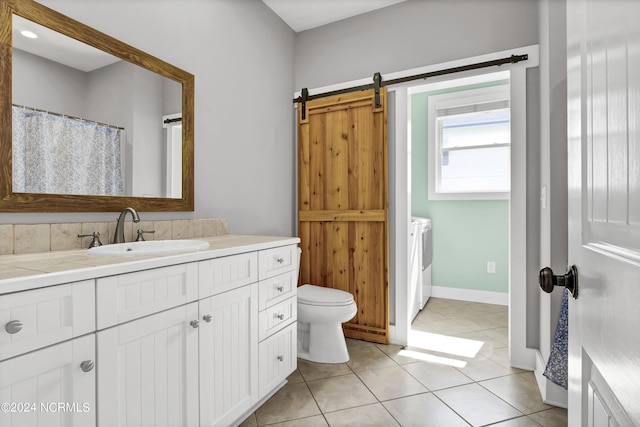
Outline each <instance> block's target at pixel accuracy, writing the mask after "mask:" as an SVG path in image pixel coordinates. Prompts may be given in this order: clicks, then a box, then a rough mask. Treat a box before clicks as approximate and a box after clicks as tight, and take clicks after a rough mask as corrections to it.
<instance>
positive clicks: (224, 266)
mask: <svg viewBox="0 0 640 427" xmlns="http://www.w3.org/2000/svg"><path fill="white" fill-rule="evenodd" d="M199 274H200V291H199V293H200V299H202V298H207V297H210V296H212V295H216V294H220V293H222V292H226V291H229V290H231V289H235V288H239V287H241V286H245V285H248V284H250V283H254V282H257V281H258V255H257V254H256V253H255V252H249V253H244V254H238V255H231V256H226V257H222V258H215V259H212V260H209V261H201V262H200V273H199Z"/></svg>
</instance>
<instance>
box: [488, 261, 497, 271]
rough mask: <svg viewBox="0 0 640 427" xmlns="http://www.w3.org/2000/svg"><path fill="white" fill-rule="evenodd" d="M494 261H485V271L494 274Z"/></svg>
mask: <svg viewBox="0 0 640 427" xmlns="http://www.w3.org/2000/svg"><path fill="white" fill-rule="evenodd" d="M495 272H496V263H495V261H487V273H491V274H495Z"/></svg>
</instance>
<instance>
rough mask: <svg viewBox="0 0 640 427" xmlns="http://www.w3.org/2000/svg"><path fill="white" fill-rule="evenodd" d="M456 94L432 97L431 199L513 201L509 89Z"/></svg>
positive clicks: (499, 87) (505, 86)
mask: <svg viewBox="0 0 640 427" xmlns="http://www.w3.org/2000/svg"><path fill="white" fill-rule="evenodd" d="M452 90H455V91H452ZM452 90H449V91H448V92H447V93H439V94H434V95H430V96H429V113H428V115H429V117H428V127H429V199H430V200H449V199H467V200H468V199H507V198H509V191H510V181H511V167H510V158H511V147H510V145H511V130H510V121H509V117H510V108H509V85H508V84H498V85H495V86H491V87H484V88H473V89H464V88H456V89H452Z"/></svg>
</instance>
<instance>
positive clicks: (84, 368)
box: [80, 360, 95, 372]
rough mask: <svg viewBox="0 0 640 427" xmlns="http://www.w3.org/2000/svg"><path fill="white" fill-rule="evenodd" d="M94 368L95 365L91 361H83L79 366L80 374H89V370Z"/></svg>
mask: <svg viewBox="0 0 640 427" xmlns="http://www.w3.org/2000/svg"><path fill="white" fill-rule="evenodd" d="M94 366H95V363H94V361H93V360H85V361H84V362H82V363H81V364H80V368H81V369H82V372H90V371H91V370H93V367H94Z"/></svg>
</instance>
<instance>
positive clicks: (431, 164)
mask: <svg viewBox="0 0 640 427" xmlns="http://www.w3.org/2000/svg"><path fill="white" fill-rule="evenodd" d="M507 78H508V76H507ZM501 80H504V79H501ZM465 85H468V83H465ZM509 92H510V85H509V84H501V85H496V86H490V87H484V88H477V89H469V90H463V91H459V92H448V93H443V94H438V95H431V96H429V100H428V118H427V120H428V160H427V162H428V179H429V182H428V192H429V194H428V199H429V200H508V199H509V196H510V191H504V192H487V191H474V192H442V191H440V190H439V183H440V176H441V167H442V165H441V163H440V161H438V159H440V158H441V157H442V155H441V154H442V148H441V146H440V143H439V139H438V138H437V135H438V129H437V125H436V111H437V110H439V109H443V108H451V107H457V106H461V105H470V104H479V103H484V102H492V101H497V100H501V99H507V100H508V99H509ZM498 146H504V145H496V147H498ZM509 147H511V142H510V143H509Z"/></svg>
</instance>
